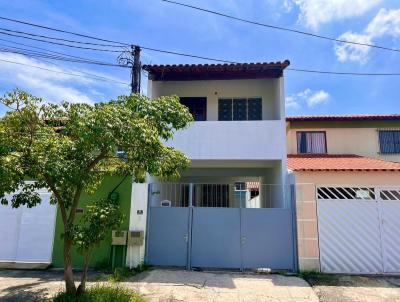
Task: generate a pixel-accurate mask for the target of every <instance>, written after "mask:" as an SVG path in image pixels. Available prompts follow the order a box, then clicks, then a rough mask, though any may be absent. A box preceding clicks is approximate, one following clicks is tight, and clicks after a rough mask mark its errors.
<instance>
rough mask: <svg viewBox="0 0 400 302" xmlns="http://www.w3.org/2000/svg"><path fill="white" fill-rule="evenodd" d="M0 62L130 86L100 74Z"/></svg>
mask: <svg viewBox="0 0 400 302" xmlns="http://www.w3.org/2000/svg"><path fill="white" fill-rule="evenodd" d="M0 62H6V63H11V64H17V65H22V66H28V67H32V68H37V69H41V70H46V71H50V72H54V73H60V74H66V75H70V76H75V77H81V78H91V79H94V80H99V81H104V82H113V83H117V84H122V85H128V86H130V84H129V83H125V82H121V81H116V80H112V79H109V78H105V77H101V76H97V75H91V76H84V75H82V74H76V73H69V72H63V71H58V70H53V69H48V68H45V67H41V66H35V65H30V64H25V63H20V62H14V61H9V60H3V59H0ZM86 74H88V73H86Z"/></svg>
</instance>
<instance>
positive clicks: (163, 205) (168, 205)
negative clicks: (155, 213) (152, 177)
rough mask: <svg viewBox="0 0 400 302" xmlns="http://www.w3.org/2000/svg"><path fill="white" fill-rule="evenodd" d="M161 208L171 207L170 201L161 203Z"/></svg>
mask: <svg viewBox="0 0 400 302" xmlns="http://www.w3.org/2000/svg"><path fill="white" fill-rule="evenodd" d="M161 207H171V201H170V200H163V201H161Z"/></svg>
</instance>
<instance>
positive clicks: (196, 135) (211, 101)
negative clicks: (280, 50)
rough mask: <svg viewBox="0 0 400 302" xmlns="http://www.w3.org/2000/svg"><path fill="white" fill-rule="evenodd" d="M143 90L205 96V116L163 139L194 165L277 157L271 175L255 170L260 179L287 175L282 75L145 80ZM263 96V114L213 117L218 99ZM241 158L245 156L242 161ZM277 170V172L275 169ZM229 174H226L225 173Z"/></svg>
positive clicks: (282, 178)
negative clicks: (242, 117)
mask: <svg viewBox="0 0 400 302" xmlns="http://www.w3.org/2000/svg"><path fill="white" fill-rule="evenodd" d="M148 95H149V97H151V98H156V97H159V96H165V95H177V96H179V97H204V98H207V111H206V112H207V113H206V121H197V122H193V123H191V124H190V125H189V126H188V127H187V128H186V129H184V130H180V131H177V132H176V133H175V134H174V137H173V139H172V140H170V141H169V142H167V144H168V145H170V146H172V147H175V148H177V149H178V150H181V151H183V152H184V153H185V154H186V156H188V158H189V159H191V160H192V167H197V166H198V165H200V166H202V167H206V163H208V164H209V166H208V168H216V167H217V165H218V163H215V162H213V161H221V160H222V161H230V162H229V163H227V166H228V167H230V168H236V167H238V166H237V165H238V162H237V161H242V163H241V164H240V166H241V167H246V166H249V167H254V163H255V161H260V160H262V161H268V160H272V161H276V160H278V161H280V162H279V165H278V167H276V165H275V169H277V171H276V172H275V173H273V174H275V177H272V178H271V177H265V175H264V174H263V175H260V177H261V178H262V179H261V180H260V181H261V182H262V183H268V184H272V183H274V184H284V183H285V178H286V173H287V172H286V171H287V168H286V164H287V160H286V154H287V152H286V123H285V101H284V100H285V97H284V81H283V77H280V78H265V79H243V80H240V79H239V80H237V79H235V80H202V81H199V80H195V81H152V80H149V82H148ZM252 97H258V98H261V100H262V120H258V121H218V100H219V99H223V98H252ZM243 161H246V162H247V165H246V163H245V164H243ZM277 174H278V175H279V176H278V177H276V175H277ZM227 176H228V175H227Z"/></svg>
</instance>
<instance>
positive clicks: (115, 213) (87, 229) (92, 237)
mask: <svg viewBox="0 0 400 302" xmlns="http://www.w3.org/2000/svg"><path fill="white" fill-rule="evenodd" d="M122 219H123V215H122V213H121V212H120V210H119V206H118V201H115V200H111V199H105V200H96V201H94V202H92V203H90V205H88V206H87V207H86V211H85V213H84V214H83V218H82V221H81V223H78V224H77V225H75V227H74V228H73V231H72V237H73V242H74V245H75V246H76V247H77V248H78V251H80V252H81V253H86V252H88V251H90V250H92V249H93V248H94V247H95V246H96V245H98V244H99V243H100V242H101V241H102V240H104V239H105V237H106V236H107V234H108V233H109V232H110V230H112V229H114V228H118V227H119V225H120V224H121V223H122Z"/></svg>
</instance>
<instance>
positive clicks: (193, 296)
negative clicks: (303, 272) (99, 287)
mask: <svg viewBox="0 0 400 302" xmlns="http://www.w3.org/2000/svg"><path fill="white" fill-rule="evenodd" d="M76 277H78V276H76ZM91 277H92V279H93V280H92V282H90V283H89V285H91V284H94V283H95V282H96V281H94V280H95V279H97V280H99V279H100V280H101V279H102V276H101V275H99V274H97V273H91ZM102 280H106V278H105V279H104V276H103V279H102ZM97 282H99V281H97ZM100 282H101V281H100ZM103 282H104V281H103ZM120 285H121V286H126V287H129V288H131V289H134V290H136V291H138V292H139V293H140V294H142V295H143V296H145V297H146V298H147V299H148V300H149V301H154V302H164V301H165V302H167V301H168V302H172V301H191V302H196V301H201V302H206V301H232V302H234V301H249V302H250V301H251V302H257V301H263V302H264V301H293V302H294V301H304V302H316V301H318V298H317V296H316V294H315V293H314V291H313V290H312V288H311V287H310V286H309V285H308V283H307V282H305V281H304V280H303V279H300V278H297V277H288V276H281V275H258V274H241V273H222V272H189V271H182V270H162V269H154V270H149V271H146V272H144V273H141V274H139V275H137V276H134V277H132V278H130V279H128V280H125V281H124V282H121V283H120ZM62 289H63V282H62V272H61V271H54V270H47V271H24V270H18V271H10V270H3V271H0V301H7V302H9V301H27V302H28V301H29V302H32V301H41V300H42V299H43V298H45V297H49V296H51V295H54V294H55V293H56V292H58V291H60V290H62Z"/></svg>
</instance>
